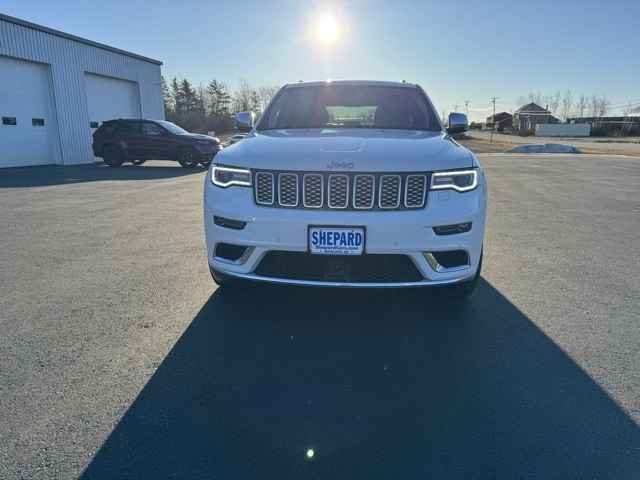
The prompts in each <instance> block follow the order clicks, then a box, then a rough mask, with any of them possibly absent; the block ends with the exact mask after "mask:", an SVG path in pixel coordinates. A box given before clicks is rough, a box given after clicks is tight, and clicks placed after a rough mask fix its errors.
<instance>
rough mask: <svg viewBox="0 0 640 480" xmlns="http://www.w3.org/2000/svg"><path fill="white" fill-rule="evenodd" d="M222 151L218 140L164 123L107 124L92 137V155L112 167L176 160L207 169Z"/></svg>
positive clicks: (128, 122) (147, 121) (122, 121)
mask: <svg viewBox="0 0 640 480" xmlns="http://www.w3.org/2000/svg"><path fill="white" fill-rule="evenodd" d="M220 150H222V146H221V145H220V141H219V140H218V139H217V138H215V137H210V136H208V135H199V134H196V133H189V132H187V131H186V130H184V129H182V128H180V127H179V126H177V125H175V124H173V123H171V122H166V121H164V120H123V119H119V120H108V121H106V122H103V124H102V125H101V126H100V128H98V129H97V130H96V131H95V132H94V133H93V154H94V155H95V156H96V157H102V158H103V159H104V163H106V164H107V165H109V166H111V167H119V166H120V165H122V164H123V163H124V162H127V161H129V162H132V163H133V164H134V165H141V164H142V163H144V161H145V160H151V159H153V160H177V161H178V162H179V163H180V165H182V166H183V167H185V168H193V167H195V166H196V165H198V164H202V165H204V166H208V165H209V164H210V163H211V160H212V159H213V157H214V156H215V155H216V153H218V152H219V151H220Z"/></svg>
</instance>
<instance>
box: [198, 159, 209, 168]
mask: <svg viewBox="0 0 640 480" xmlns="http://www.w3.org/2000/svg"><path fill="white" fill-rule="evenodd" d="M200 165H202V166H203V167H204V168H209V165H211V159H209V160H201V161H200Z"/></svg>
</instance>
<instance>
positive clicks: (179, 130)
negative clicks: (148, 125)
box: [158, 120, 189, 135]
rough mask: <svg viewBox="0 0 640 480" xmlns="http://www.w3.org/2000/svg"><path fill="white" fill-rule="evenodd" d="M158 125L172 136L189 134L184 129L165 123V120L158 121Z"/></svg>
mask: <svg viewBox="0 0 640 480" xmlns="http://www.w3.org/2000/svg"><path fill="white" fill-rule="evenodd" d="M158 123H159V124H160V125H162V126H163V127H164V128H166V129H167V130H169V131H170V132H171V133H173V134H174V135H183V134H185V133H189V132H187V131H186V130H185V129H184V128H182V127H179V126H178V125H176V124H175V123H171V122H167V121H166V120H158Z"/></svg>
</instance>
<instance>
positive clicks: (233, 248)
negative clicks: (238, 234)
mask: <svg viewBox="0 0 640 480" xmlns="http://www.w3.org/2000/svg"><path fill="white" fill-rule="evenodd" d="M247 248H248V247H245V246H243V245H234V244H232V243H218V244H217V245H216V250H215V256H216V257H218V258H222V259H224V260H229V261H232V262H237V261H238V260H240V259H241V258H242V256H243V255H244V254H245V252H246V251H247Z"/></svg>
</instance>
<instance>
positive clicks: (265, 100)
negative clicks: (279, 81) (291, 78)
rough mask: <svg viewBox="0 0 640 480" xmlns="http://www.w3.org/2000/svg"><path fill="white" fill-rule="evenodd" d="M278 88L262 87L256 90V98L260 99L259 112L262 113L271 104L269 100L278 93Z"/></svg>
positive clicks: (273, 86)
mask: <svg viewBox="0 0 640 480" xmlns="http://www.w3.org/2000/svg"><path fill="white" fill-rule="evenodd" d="M278 90H280V87H278V86H277V85H271V86H264V87H259V88H258V96H259V97H260V111H261V112H264V111H265V110H266V108H267V106H268V105H269V103H270V102H271V99H272V98H273V97H274V96H275V94H276V93H278Z"/></svg>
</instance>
